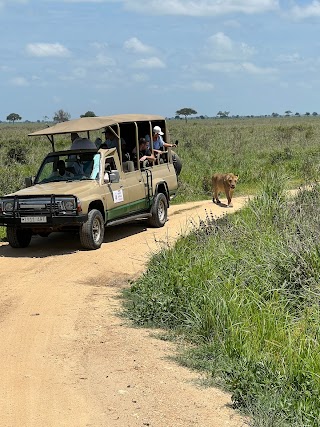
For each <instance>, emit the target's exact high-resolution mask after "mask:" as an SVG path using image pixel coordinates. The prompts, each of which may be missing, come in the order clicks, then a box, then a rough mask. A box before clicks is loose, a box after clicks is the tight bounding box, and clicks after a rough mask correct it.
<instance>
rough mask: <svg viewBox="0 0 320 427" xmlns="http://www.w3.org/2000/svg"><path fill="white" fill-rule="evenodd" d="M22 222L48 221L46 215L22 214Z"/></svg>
mask: <svg viewBox="0 0 320 427" xmlns="http://www.w3.org/2000/svg"><path fill="white" fill-rule="evenodd" d="M21 222H47V217H46V216H22V217H21Z"/></svg>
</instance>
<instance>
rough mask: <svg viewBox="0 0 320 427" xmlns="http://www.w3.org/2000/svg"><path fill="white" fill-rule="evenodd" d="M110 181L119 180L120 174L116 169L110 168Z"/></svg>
mask: <svg viewBox="0 0 320 427" xmlns="http://www.w3.org/2000/svg"><path fill="white" fill-rule="evenodd" d="M109 176H110V182H119V181H120V174H119V171H117V170H112V171H111V172H110V175H109Z"/></svg>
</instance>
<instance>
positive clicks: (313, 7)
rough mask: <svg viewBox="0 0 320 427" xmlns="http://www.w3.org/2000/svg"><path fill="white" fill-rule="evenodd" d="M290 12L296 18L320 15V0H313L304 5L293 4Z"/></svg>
mask: <svg viewBox="0 0 320 427" xmlns="http://www.w3.org/2000/svg"><path fill="white" fill-rule="evenodd" d="M291 14H292V15H293V17H294V18H296V19H304V18H312V17H319V16H320V1H317V0H314V1H313V2H312V3H311V4H308V5H306V6H304V7H301V6H294V7H293V8H292V10H291Z"/></svg>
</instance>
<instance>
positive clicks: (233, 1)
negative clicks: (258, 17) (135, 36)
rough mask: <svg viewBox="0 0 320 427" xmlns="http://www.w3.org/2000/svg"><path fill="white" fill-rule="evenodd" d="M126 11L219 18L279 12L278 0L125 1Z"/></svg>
mask: <svg viewBox="0 0 320 427" xmlns="http://www.w3.org/2000/svg"><path fill="white" fill-rule="evenodd" d="M123 4H124V6H125V7H126V9H129V10H134V11H137V12H142V13H146V12H147V13H151V14H154V15H157V16H159V15H186V16H209V15H211V16H217V15H225V14H229V13H230V14H231V13H245V14H254V13H264V12H268V11H273V10H277V9H278V8H279V1H278V0H223V1H221V0H198V1H194V0H148V1H146V0H123Z"/></svg>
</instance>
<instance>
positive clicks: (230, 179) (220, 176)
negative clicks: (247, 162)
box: [212, 173, 239, 208]
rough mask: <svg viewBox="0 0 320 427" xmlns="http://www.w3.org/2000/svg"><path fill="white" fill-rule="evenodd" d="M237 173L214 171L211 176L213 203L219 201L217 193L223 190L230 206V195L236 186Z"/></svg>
mask: <svg viewBox="0 0 320 427" xmlns="http://www.w3.org/2000/svg"><path fill="white" fill-rule="evenodd" d="M238 178H239V177H238V175H234V174H233V173H215V174H214V175H213V176H212V201H213V203H214V202H215V201H216V203H221V202H220V200H219V193H220V192H221V191H224V192H225V193H226V196H227V199H228V207H230V208H232V206H233V205H232V203H231V199H232V195H233V191H234V189H235V188H236V184H237V181H238Z"/></svg>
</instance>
